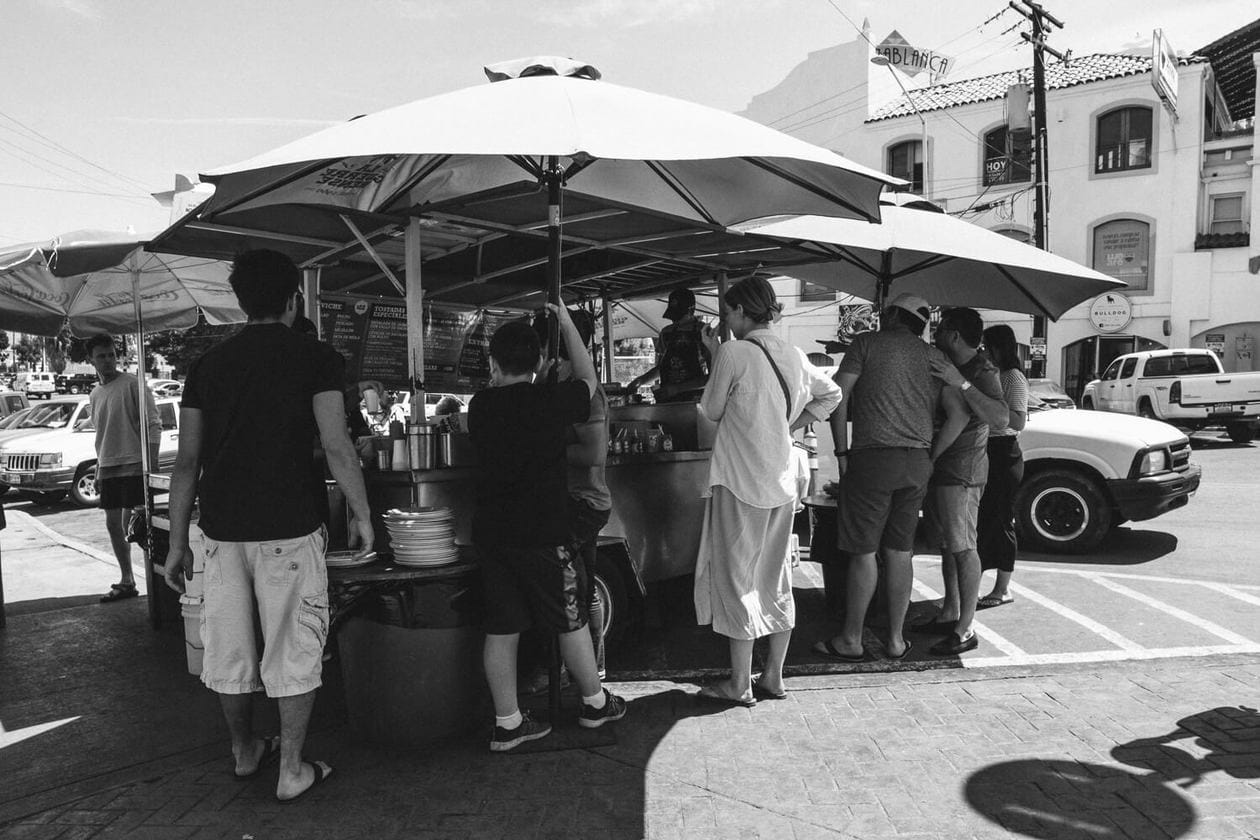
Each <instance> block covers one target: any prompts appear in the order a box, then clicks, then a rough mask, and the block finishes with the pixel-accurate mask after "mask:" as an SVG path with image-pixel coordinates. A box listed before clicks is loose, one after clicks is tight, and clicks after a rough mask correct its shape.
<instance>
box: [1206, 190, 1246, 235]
mask: <svg viewBox="0 0 1260 840" xmlns="http://www.w3.org/2000/svg"><path fill="white" fill-rule="evenodd" d="M1245 231H1246V226H1245V225H1244V224H1243V197H1242V193H1234V194H1233V195H1214V196H1212V221H1211V227H1210V228H1209V230H1208V233H1244V232H1245Z"/></svg>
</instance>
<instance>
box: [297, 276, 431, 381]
mask: <svg viewBox="0 0 1260 840" xmlns="http://www.w3.org/2000/svg"><path fill="white" fill-rule="evenodd" d="M319 323H320V335H321V336H322V337H323V340H324V341H327V342H328V343H329V344H331V345H332V346H333V347H336V348H337V350H338V351H340V352H341V355H342V356H344V357H345V359H346V379H347V380H348V381H351V382H358V381H359V380H362V379H375V380H378V381H380V383H381V384H382V385H384V386H385V387H386V388H390V389H395V390H401V389H410V388H411V380H410V378H409V377H408V375H407V307H406V305H405V304H404V303H403V302H402V301H400V300H377V299H373V298H356V297H346V296H342V295H325V296H322V297H321V298H320V301H319Z"/></svg>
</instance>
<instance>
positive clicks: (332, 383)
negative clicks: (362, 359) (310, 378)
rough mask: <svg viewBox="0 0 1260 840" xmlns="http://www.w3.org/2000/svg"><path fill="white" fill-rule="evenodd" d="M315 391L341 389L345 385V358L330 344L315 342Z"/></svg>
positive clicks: (319, 392)
mask: <svg viewBox="0 0 1260 840" xmlns="http://www.w3.org/2000/svg"><path fill="white" fill-rule="evenodd" d="M315 346H316V347H317V348H318V350H317V352H316V356H315V358H316V364H315V383H314V385H315V391H314V393H316V394H321V393H323V392H324V391H341V390H342V389H343V388H345V387H346V360H345V359H344V358H343V357H342V355H341V354H340V353H338V352H337V351H336V350H335V349H334V348H333V347H332V345H329V344H325V343H324V342H322V341H319V342H316V344H315Z"/></svg>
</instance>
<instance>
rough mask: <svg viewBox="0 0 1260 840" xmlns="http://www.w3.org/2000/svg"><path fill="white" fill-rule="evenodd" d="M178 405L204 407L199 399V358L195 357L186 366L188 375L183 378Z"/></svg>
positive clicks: (181, 406) (182, 406)
mask: <svg viewBox="0 0 1260 840" xmlns="http://www.w3.org/2000/svg"><path fill="white" fill-rule="evenodd" d="M202 358H204V357H202ZM179 407H180V408H204V407H205V403H204V402H203V401H202V399H201V359H197V360H196V361H195V362H193V363H192V364H191V365H189V366H188V376H187V377H185V379H184V391H183V393H182V394H180V397H179Z"/></svg>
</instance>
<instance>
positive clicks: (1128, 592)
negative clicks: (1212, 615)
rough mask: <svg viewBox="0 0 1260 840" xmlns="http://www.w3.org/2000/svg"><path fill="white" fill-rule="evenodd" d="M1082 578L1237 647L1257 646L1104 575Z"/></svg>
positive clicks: (1088, 574)
mask: <svg viewBox="0 0 1260 840" xmlns="http://www.w3.org/2000/svg"><path fill="white" fill-rule="evenodd" d="M1082 577H1084V578H1085V579H1086V580H1091V581H1093V582H1095V583H1097V584H1098V585H1099V586H1105V587H1107V588H1108V589H1110V590H1112V591H1113V592H1119V593H1120V594H1121V595H1124V596H1126V597H1129V598H1132V599H1133V600H1135V601H1138V602H1139V603H1143V604H1146V605H1147V606H1148V607H1154V608H1155V609H1157V610H1160V611H1161V612H1164V613H1167V614H1168V615H1171V616H1172V617H1173V618H1178V619H1180V620H1182V621H1184V622H1186V623H1187V624H1192V625H1194V626H1195V627H1198V628H1199V629H1200V630H1203V631H1204V632H1207V633H1211V634H1212V635H1213V636H1216V637H1218V638H1221V639H1224V640H1225V641H1227V642H1232V643H1234V644H1236V645H1254V644H1255V642H1253V641H1251V640H1250V639H1248V638H1246V637H1245V636H1240V635H1238V634H1237V633H1235V632H1234V631H1233V630H1227V629H1226V628H1224V627H1222V626H1220V625H1219V624H1215V623H1213V622H1211V621H1208V620H1207V619H1205V618H1199V617H1198V616H1197V615H1194V614H1193V613H1188V612H1186V611H1185V610H1183V609H1178V608H1177V607H1174V606H1173V605H1172V604H1169V603H1167V602H1165V601H1161V600H1159V599H1158V598H1152V597H1151V596H1149V595H1145V594H1143V593H1141V592H1138V591H1137V590H1135V589H1130V588H1129V587H1127V586H1125V585H1124V584H1120V583H1116V582H1115V581H1114V580H1108V579H1107V578H1105V577H1103V576H1102V575H1098V574H1090V573H1087V574H1083V575H1082Z"/></svg>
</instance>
